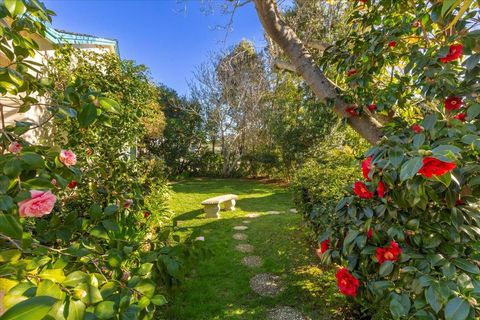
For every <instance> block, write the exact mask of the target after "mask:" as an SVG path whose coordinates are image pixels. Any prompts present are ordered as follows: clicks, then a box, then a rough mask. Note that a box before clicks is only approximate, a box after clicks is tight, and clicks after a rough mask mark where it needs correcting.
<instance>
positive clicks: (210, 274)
mask: <svg viewBox="0 0 480 320" xmlns="http://www.w3.org/2000/svg"><path fill="white" fill-rule="evenodd" d="M172 188H173V191H174V192H175V194H174V196H173V197H172V199H171V201H170V209H171V210H173V211H174V212H175V215H176V220H177V223H178V227H179V228H180V230H181V234H182V237H186V236H188V235H190V234H191V233H192V232H195V233H198V235H202V236H204V237H205V243H204V244H203V245H204V246H205V247H206V249H207V250H208V252H209V255H208V256H207V257H206V258H205V259H203V260H200V261H199V262H198V264H197V265H196V266H195V267H194V269H193V270H190V274H189V276H188V278H187V279H186V281H185V283H184V284H183V286H182V287H181V288H180V289H179V290H178V291H177V292H176V294H175V299H174V300H173V301H171V303H170V304H169V308H168V310H167V319H172V320H174V319H175V320H213V319H222V320H223V319H267V314H268V312H269V310H271V309H272V308H274V307H277V306H291V307H294V308H296V309H297V310H299V311H300V312H302V313H303V314H304V315H305V316H307V317H309V318H310V319H342V316H341V309H342V306H343V304H344V300H343V297H341V296H340V295H339V294H338V293H337V289H336V287H335V278H334V275H333V273H332V272H324V271H322V269H321V268H320V267H319V265H318V259H316V258H315V255H314V252H313V250H312V249H311V248H308V246H307V245H306V243H307V239H306V236H305V234H304V232H303V229H302V222H301V217H300V216H299V215H297V214H292V213H288V210H289V209H290V208H292V203H291V200H290V194H289V193H288V191H287V190H285V189H282V188H279V187H275V186H272V185H266V184H262V183H260V182H256V181H250V180H236V179H195V180H186V181H183V182H178V183H175V184H173V185H172ZM227 193H234V194H237V195H238V196H239V200H238V201H237V210H236V211H234V212H225V211H221V213H220V214H221V218H220V219H205V218H204V215H203V210H202V206H201V205H200V202H201V201H202V200H204V199H206V198H209V197H213V196H217V195H221V194H227ZM272 210H276V211H280V212H282V214H280V215H269V214H267V213H266V212H267V211H272ZM248 213H259V214H260V215H259V217H257V218H255V219H251V223H249V224H242V221H244V220H246V219H247V218H246V215H247V214H248ZM237 225H247V226H248V229H247V230H245V231H234V230H233V227H234V226H237ZM237 232H241V233H245V234H246V235H247V236H248V240H247V241H239V240H235V239H233V238H232V236H233V234H234V233H237ZM239 243H248V244H251V245H253V246H254V248H255V249H254V252H253V253H242V252H239V251H237V250H235V246H236V245H238V244H239ZM246 255H257V256H260V257H262V259H263V265H262V266H261V267H256V268H251V267H247V266H244V265H243V264H242V263H241V261H242V258H243V257H245V256H246ZM259 273H271V274H274V275H277V276H279V277H280V279H281V282H282V283H283V285H284V287H285V290H284V291H282V292H281V293H280V294H279V295H277V296H276V297H261V296H259V295H257V294H256V293H255V292H253V291H252V289H251V288H250V286H249V281H250V279H251V278H252V277H253V276H255V275H256V274H259Z"/></svg>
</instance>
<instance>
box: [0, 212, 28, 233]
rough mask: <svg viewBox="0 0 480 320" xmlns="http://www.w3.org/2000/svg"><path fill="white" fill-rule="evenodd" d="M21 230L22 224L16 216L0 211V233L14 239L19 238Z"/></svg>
mask: <svg viewBox="0 0 480 320" xmlns="http://www.w3.org/2000/svg"><path fill="white" fill-rule="evenodd" d="M22 232H23V229H22V225H21V224H20V222H19V221H18V219H17V217H16V216H14V215H11V214H3V213H0V233H3V234H4V235H6V236H9V237H12V238H14V239H21V238H22Z"/></svg>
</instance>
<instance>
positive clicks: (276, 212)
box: [267, 210, 281, 214]
mask: <svg viewBox="0 0 480 320" xmlns="http://www.w3.org/2000/svg"><path fill="white" fill-rule="evenodd" d="M280 213H281V212H280V211H275V210H272V211H267V214H280Z"/></svg>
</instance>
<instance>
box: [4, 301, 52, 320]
mask: <svg viewBox="0 0 480 320" xmlns="http://www.w3.org/2000/svg"><path fill="white" fill-rule="evenodd" d="M55 302H57V299H55V298H52V297H46V296H38V297H32V298H29V299H27V300H24V301H22V302H20V303H18V304H16V305H14V306H13V307H11V308H10V309H8V310H7V311H6V312H5V313H4V314H3V316H2V317H1V319H2V320H39V319H42V318H43V317H44V316H46V315H47V314H48V312H49V311H50V309H51V308H52V307H53V305H54V304H55Z"/></svg>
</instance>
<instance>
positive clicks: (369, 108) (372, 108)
mask: <svg viewBox="0 0 480 320" xmlns="http://www.w3.org/2000/svg"><path fill="white" fill-rule="evenodd" d="M367 108H368V110H370V111H371V112H373V111H375V110H377V105H376V104H374V103H372V104H371V105H369V106H368V107H367Z"/></svg>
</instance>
